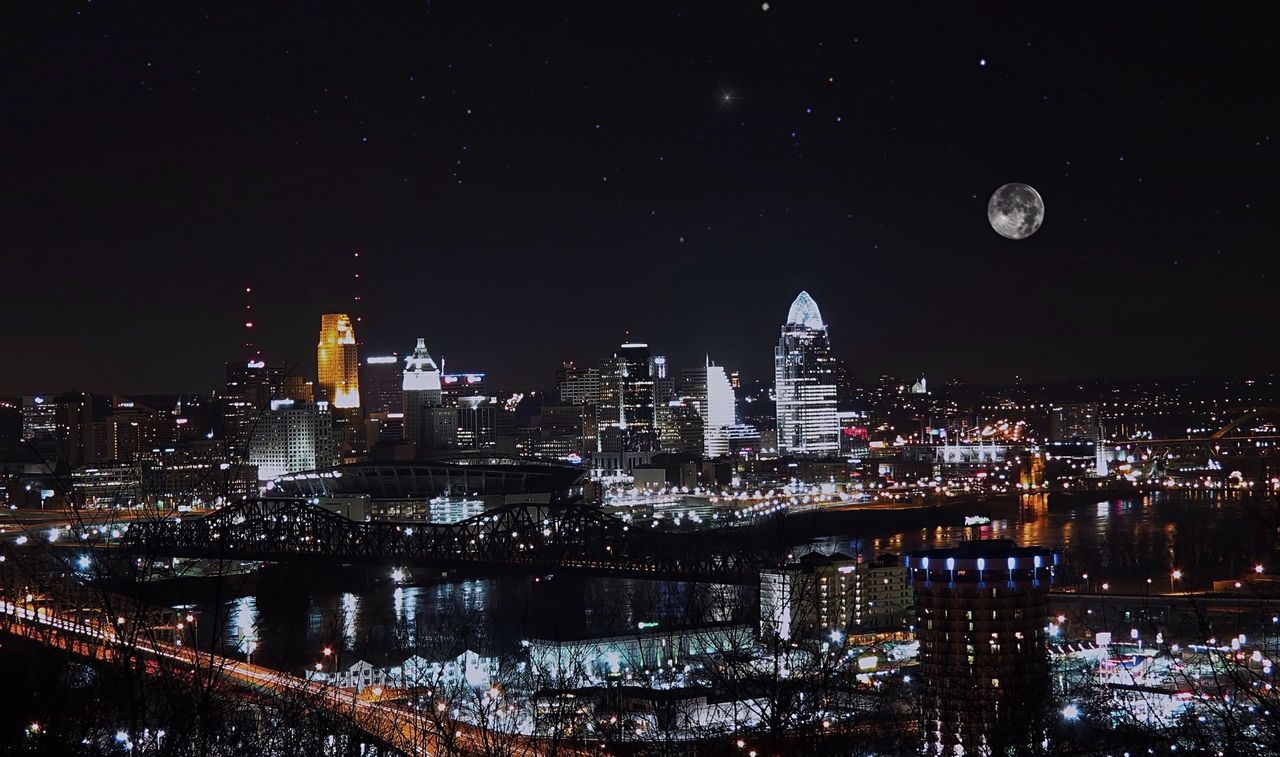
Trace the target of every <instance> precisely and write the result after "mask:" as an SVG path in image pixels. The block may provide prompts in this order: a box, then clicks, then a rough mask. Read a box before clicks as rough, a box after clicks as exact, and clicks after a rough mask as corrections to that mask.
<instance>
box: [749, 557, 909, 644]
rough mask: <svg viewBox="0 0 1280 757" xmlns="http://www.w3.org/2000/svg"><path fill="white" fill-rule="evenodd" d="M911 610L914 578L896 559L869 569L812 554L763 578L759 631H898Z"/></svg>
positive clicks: (784, 635) (786, 635)
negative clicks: (912, 579)
mask: <svg viewBox="0 0 1280 757" xmlns="http://www.w3.org/2000/svg"><path fill="white" fill-rule="evenodd" d="M911 610H912V594H911V579H910V575H909V574H908V571H907V569H906V568H905V567H903V566H902V565H899V564H898V562H897V559H896V558H895V557H893V556H892V555H889V556H888V559H881V560H877V561H875V562H870V563H866V562H859V561H858V560H856V559H855V558H853V557H850V556H848V555H844V554H840V553H835V554H832V555H822V554H819V553H817V552H812V553H809V554H808V555H805V556H804V557H802V558H800V560H799V562H797V563H793V564H789V565H785V566H783V567H780V568H775V569H770V570H766V571H762V572H761V574H760V631H761V633H762V634H763V635H764V636H766V637H771V636H775V635H776V636H777V637H778V638H780V639H783V640H788V639H792V638H798V637H801V638H802V637H805V636H811V635H814V634H817V635H820V636H823V635H829V634H830V633H831V632H833V631H834V632H839V633H842V634H848V633H863V632H868V631H898V630H902V629H903V628H904V627H905V626H906V625H907V623H906V621H908V620H910V618H911Z"/></svg>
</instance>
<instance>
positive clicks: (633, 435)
mask: <svg viewBox="0 0 1280 757" xmlns="http://www.w3.org/2000/svg"><path fill="white" fill-rule="evenodd" d="M651 357H652V356H651V355H650V353H649V345H647V344H643V343H640V342H628V343H626V344H623V345H621V346H620V347H619V348H618V349H617V350H615V351H614V353H613V356H612V357H610V358H608V359H606V360H605V361H604V362H603V363H602V364H601V366H600V402H599V408H598V410H597V422H598V424H599V434H598V438H599V443H600V449H601V450H602V451H605V452H651V451H653V450H655V449H657V441H658V435H657V431H656V429H655V427H654V423H655V408H654V377H653V369H654V362H653V360H652V359H651ZM664 378H665V377H664Z"/></svg>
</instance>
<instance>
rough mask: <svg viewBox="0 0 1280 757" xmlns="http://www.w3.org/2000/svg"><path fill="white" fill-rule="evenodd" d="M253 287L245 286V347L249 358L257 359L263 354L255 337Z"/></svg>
mask: <svg viewBox="0 0 1280 757" xmlns="http://www.w3.org/2000/svg"><path fill="white" fill-rule="evenodd" d="M253 326H254V323H253V287H251V286H246V287H245V288H244V349H245V352H246V353H247V355H248V357H249V360H257V359H258V357H259V356H260V355H261V354H262V351H261V350H259V349H258V347H257V344H256V343H255V341H254V338H253Z"/></svg>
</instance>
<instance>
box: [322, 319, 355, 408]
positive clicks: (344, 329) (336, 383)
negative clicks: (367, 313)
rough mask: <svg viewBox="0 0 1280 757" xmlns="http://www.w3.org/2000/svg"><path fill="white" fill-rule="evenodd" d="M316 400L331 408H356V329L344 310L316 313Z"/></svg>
mask: <svg viewBox="0 0 1280 757" xmlns="http://www.w3.org/2000/svg"><path fill="white" fill-rule="evenodd" d="M316 394H317V395H318V396H317V399H319V400H320V401H322V402H328V403H330V404H331V405H332V406H333V408H334V409H335V410H351V409H354V408H358V407H360V358H359V356H358V355H357V349H356V330H355V327H354V326H352V325H351V318H350V317H349V316H348V315H347V314H346V313H325V314H324V315H322V316H320V342H319V343H318V344H317V345H316Z"/></svg>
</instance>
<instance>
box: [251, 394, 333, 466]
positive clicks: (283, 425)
mask: <svg viewBox="0 0 1280 757" xmlns="http://www.w3.org/2000/svg"><path fill="white" fill-rule="evenodd" d="M336 460H337V449H336V445H335V444H334V438H333V419H332V418H331V417H330V415H329V403H327V402H295V401H293V400H273V401H272V402H271V405H270V407H269V408H268V409H267V411H266V412H264V413H263V414H262V416H261V417H260V418H259V419H258V422H257V424H256V426H255V428H254V430H253V437H252V438H251V439H250V440H249V462H250V463H251V464H252V465H256V466H258V480H259V481H270V480H271V479H273V478H276V477H277V476H283V475H284V474H286V473H297V472H298V471H305V470H315V469H317V468H327V467H329V466H331V465H333V464H334V462H336Z"/></svg>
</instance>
